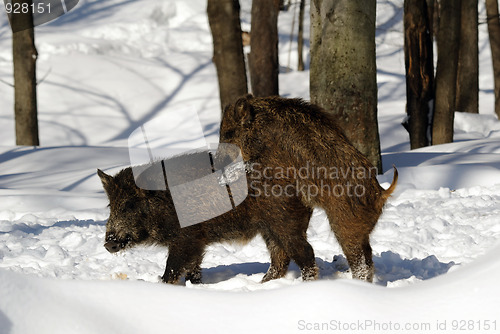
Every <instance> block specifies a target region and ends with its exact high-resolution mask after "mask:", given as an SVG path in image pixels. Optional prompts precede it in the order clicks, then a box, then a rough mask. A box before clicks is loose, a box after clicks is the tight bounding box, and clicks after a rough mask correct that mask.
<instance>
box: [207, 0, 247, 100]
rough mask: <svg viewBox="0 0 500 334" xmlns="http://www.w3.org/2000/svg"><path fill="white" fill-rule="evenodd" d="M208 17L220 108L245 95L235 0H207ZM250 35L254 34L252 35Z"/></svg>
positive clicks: (238, 12) (244, 70)
mask: <svg viewBox="0 0 500 334" xmlns="http://www.w3.org/2000/svg"><path fill="white" fill-rule="evenodd" d="M207 13H208V21H209V24H210V29H211V31H212V37H213V43H214V57H213V61H214V62H215V67H216V69H217V78H218V80H219V94H220V101H221V108H222V110H224V107H225V106H227V105H228V104H230V103H232V102H234V101H236V100H237V99H238V97H240V96H242V95H245V94H246V93H247V92H248V90H247V75H246V69H245V58H244V55H243V42H242V39H241V25H240V4H239V1H238V0H208V6H207ZM252 38H253V36H252Z"/></svg>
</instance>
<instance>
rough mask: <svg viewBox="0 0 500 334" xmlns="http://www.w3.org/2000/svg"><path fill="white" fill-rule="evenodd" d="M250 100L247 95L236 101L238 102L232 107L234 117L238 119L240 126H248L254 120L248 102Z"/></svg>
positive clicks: (253, 114) (250, 105)
mask: <svg viewBox="0 0 500 334" xmlns="http://www.w3.org/2000/svg"><path fill="white" fill-rule="evenodd" d="M252 99H253V96H252V95H250V94H249V95H247V96H245V97H242V98H240V99H238V101H236V103H235V105H234V110H235V116H236V118H237V119H239V121H240V124H241V125H242V126H247V125H250V123H252V121H253V119H254V116H255V111H254V109H253V106H252V104H251V102H250V100H252Z"/></svg>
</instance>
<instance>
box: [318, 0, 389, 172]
mask: <svg viewBox="0 0 500 334" xmlns="http://www.w3.org/2000/svg"><path fill="white" fill-rule="evenodd" d="M375 12H376V1H373V0H313V1H311V64H310V92H311V101H312V102H313V103H315V104H318V105H320V106H321V107H323V108H324V109H325V110H327V111H328V112H330V113H332V114H335V116H336V118H337V120H338V123H339V125H340V126H341V127H342V128H343V130H344V133H345V134H346V135H347V137H348V138H349V139H350V141H351V142H352V143H353V145H354V146H355V147H356V148H357V149H358V150H359V151H360V152H361V153H363V154H364V155H366V156H367V157H368V159H369V160H370V161H371V163H372V164H373V165H374V166H375V167H377V168H378V170H379V172H381V171H382V163H381V159H380V140H379V133H378V122H377V82H376V64H375Z"/></svg>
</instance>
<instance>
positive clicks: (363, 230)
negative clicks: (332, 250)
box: [328, 216, 375, 282]
mask: <svg viewBox="0 0 500 334" xmlns="http://www.w3.org/2000/svg"><path fill="white" fill-rule="evenodd" d="M328 219H329V220H330V222H332V220H331V218H330V216H329V217H328ZM330 225H331V227H332V230H333V232H334V233H335V236H336V237H337V241H338V242H339V244H340V246H341V247H342V251H343V252H344V254H345V256H346V258H347V262H348V263H349V267H350V268H351V273H352V278H355V279H359V280H364V281H367V282H372V281H373V275H374V272H375V270H374V266H373V260H372V248H371V246H370V232H371V230H372V228H373V225H371V224H366V222H362V221H356V220H351V221H349V224H347V223H346V222H337V223H333V224H332V223H330Z"/></svg>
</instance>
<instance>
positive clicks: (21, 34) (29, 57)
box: [11, 0, 40, 146]
mask: <svg viewBox="0 0 500 334" xmlns="http://www.w3.org/2000/svg"><path fill="white" fill-rule="evenodd" d="M14 3H21V4H22V3H29V4H31V1H27V0H24V1H22V0H18V1H13V4H14ZM11 20H12V30H13V31H17V32H14V33H13V34H12V54H13V62H14V114H15V123H16V144H17V145H28V146H38V145H40V141H39V139H38V116H37V113H38V111H37V99H36V60H37V57H38V53H37V51H36V47H35V32H34V30H33V16H32V14H31V12H30V11H28V13H26V14H23V13H19V14H13V15H11ZM22 29H24V30H22Z"/></svg>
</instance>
